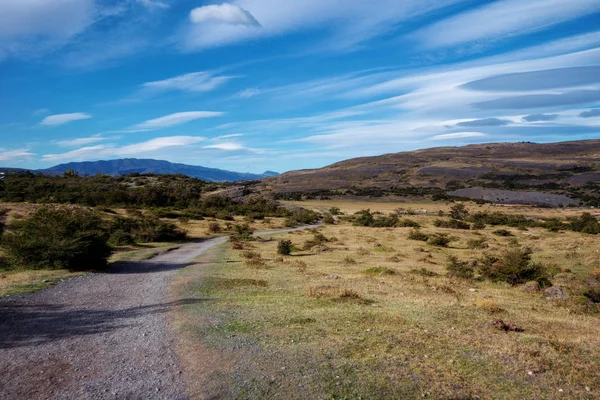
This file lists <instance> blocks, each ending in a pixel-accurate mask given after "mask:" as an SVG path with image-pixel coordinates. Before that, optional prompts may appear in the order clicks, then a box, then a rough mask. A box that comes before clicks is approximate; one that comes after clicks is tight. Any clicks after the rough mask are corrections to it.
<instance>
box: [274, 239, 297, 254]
mask: <svg viewBox="0 0 600 400" xmlns="http://www.w3.org/2000/svg"><path fill="white" fill-rule="evenodd" d="M292 248H293V245H292V241H291V240H289V239H282V240H280V241H279V243H277V254H281V255H283V256H289V255H290V254H292Z"/></svg>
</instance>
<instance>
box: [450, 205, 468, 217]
mask: <svg viewBox="0 0 600 400" xmlns="http://www.w3.org/2000/svg"><path fill="white" fill-rule="evenodd" d="M468 216H469V211H468V210H467V207H465V205H464V204H462V203H460V204H456V205H454V206H452V208H450V217H452V218H453V219H457V220H463V219H466V218H467V217H468Z"/></svg>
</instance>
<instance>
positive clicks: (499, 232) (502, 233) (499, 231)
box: [492, 229, 513, 237]
mask: <svg viewBox="0 0 600 400" xmlns="http://www.w3.org/2000/svg"><path fill="white" fill-rule="evenodd" d="M492 233H493V234H494V235H496V236H504V237H508V236H513V234H512V233H510V231H509V230H506V229H496V230H495V231H494V232H492Z"/></svg>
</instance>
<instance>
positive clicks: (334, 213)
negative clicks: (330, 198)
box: [329, 207, 342, 215]
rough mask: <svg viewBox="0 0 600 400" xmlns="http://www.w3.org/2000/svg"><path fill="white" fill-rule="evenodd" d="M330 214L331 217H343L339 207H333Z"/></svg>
mask: <svg viewBox="0 0 600 400" xmlns="http://www.w3.org/2000/svg"><path fill="white" fill-rule="evenodd" d="M329 214H331V215H342V211H341V210H340V209H339V207H331V208H330V209H329Z"/></svg>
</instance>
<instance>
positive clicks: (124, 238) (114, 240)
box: [108, 229, 135, 246]
mask: <svg viewBox="0 0 600 400" xmlns="http://www.w3.org/2000/svg"><path fill="white" fill-rule="evenodd" d="M108 243H109V244H110V245H111V246H130V245H132V244H135V238H134V237H133V236H132V235H131V234H130V233H127V232H125V231H123V230H121V229H119V230H116V231H114V232H111V234H110V237H109V239H108Z"/></svg>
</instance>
